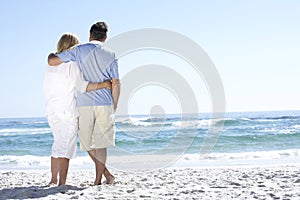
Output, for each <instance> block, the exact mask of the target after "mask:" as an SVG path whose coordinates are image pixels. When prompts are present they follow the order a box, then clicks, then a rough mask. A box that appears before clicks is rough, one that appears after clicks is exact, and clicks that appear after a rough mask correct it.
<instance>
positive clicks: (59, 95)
mask: <svg viewBox="0 0 300 200" xmlns="http://www.w3.org/2000/svg"><path fill="white" fill-rule="evenodd" d="M78 44H79V40H78V38H77V37H76V36H75V35H74V34H69V33H66V34H64V35H62V37H61V38H60V40H59V41H58V43H57V53H61V52H63V51H65V50H68V49H70V48H72V47H73V46H75V45H78ZM101 88H108V89H111V82H110V81H106V82H102V83H89V82H88V81H84V80H83V77H82V74H81V73H80V70H79V68H78V66H77V64H76V63H75V62H68V63H62V64H60V65H58V66H55V67H51V66H47V69H46V73H45V79H44V95H45V98H46V115H47V118H48V122H49V125H50V127H51V129H52V134H53V138H54V143H53V145H52V153H51V174H52V178H51V181H50V184H55V185H56V184H57V182H58V178H57V177H58V175H59V182H58V185H64V184H65V183H66V179H67V173H68V168H69V160H70V159H71V158H74V157H75V154H76V149H77V143H76V134H77V128H78V122H77V118H78V111H77V108H76V96H75V94H76V90H78V91H80V92H89V91H93V90H97V89H101ZM104 174H105V177H106V179H107V182H108V183H111V182H112V181H113V179H114V177H113V176H112V175H111V174H110V173H109V172H108V170H107V169H105V173H104Z"/></svg>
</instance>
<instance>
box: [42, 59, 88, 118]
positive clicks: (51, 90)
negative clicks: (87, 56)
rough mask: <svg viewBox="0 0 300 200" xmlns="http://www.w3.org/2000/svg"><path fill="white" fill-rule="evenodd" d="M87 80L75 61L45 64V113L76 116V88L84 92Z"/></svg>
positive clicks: (67, 116)
mask: <svg viewBox="0 0 300 200" xmlns="http://www.w3.org/2000/svg"><path fill="white" fill-rule="evenodd" d="M88 83H89V82H88V81H85V80H84V79H83V76H82V74H81V72H80V70H79V68H78V66H77V64H76V63H75V62H68V63H62V64H60V65H58V66H47V69H46V73H45V79H44V96H45V98H46V115H47V117H48V116H50V115H58V116H60V117H61V119H66V118H69V117H78V110H77V108H76V90H78V91H79V92H82V93H83V92H86V88H87V85H88Z"/></svg>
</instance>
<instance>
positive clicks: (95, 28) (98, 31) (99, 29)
mask: <svg viewBox="0 0 300 200" xmlns="http://www.w3.org/2000/svg"><path fill="white" fill-rule="evenodd" d="M107 28H108V27H107V25H106V24H105V22H97V23H96V24H93V25H92V27H91V30H90V41H91V40H98V41H101V42H104V41H105V39H106V38H107Z"/></svg>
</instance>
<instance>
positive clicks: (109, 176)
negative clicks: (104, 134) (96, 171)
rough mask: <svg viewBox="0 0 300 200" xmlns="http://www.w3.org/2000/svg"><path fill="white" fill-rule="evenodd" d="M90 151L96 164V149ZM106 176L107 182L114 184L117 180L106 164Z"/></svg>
mask: <svg viewBox="0 0 300 200" xmlns="http://www.w3.org/2000/svg"><path fill="white" fill-rule="evenodd" d="M88 153H89V156H90V157H91V158H92V160H93V161H94V163H95V165H96V158H95V154H96V153H95V150H91V151H88ZM104 177H105V179H106V183H107V184H112V183H113V182H114V180H115V177H114V176H113V175H112V174H111V173H110V172H109V171H108V169H107V167H106V166H105V168H104Z"/></svg>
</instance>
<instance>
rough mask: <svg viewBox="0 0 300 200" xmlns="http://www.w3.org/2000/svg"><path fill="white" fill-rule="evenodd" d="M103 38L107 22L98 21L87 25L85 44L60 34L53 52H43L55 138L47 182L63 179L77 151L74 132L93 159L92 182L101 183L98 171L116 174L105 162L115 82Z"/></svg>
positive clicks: (111, 143)
mask: <svg viewBox="0 0 300 200" xmlns="http://www.w3.org/2000/svg"><path fill="white" fill-rule="evenodd" d="M106 38H107V25H106V24H105V22H97V23H95V24H93V25H92V27H91V29H90V38H89V43H86V44H79V40H78V38H77V37H76V36H75V35H73V34H64V35H63V36H62V37H61V38H60V40H59V42H58V44H57V52H56V54H50V55H49V56H48V64H49V66H48V67H47V69H46V74H45V80H44V95H45V98H46V103H47V105H46V115H47V118H48V122H49V125H50V127H51V129H52V133H53V138H54V143H53V146H52V153H51V174H52V178H51V181H50V184H55V185H56V184H58V185H64V184H65V183H66V178H67V173H68V167H69V159H71V158H74V157H75V154H76V147H77V145H76V134H77V132H78V136H79V139H80V149H81V150H82V151H87V152H88V154H89V156H90V157H91V158H92V160H93V161H94V164H95V168H96V178H95V181H94V185H100V184H101V179H102V175H104V176H105V178H106V182H107V183H108V184H111V183H113V181H114V179H115V178H114V176H113V175H112V174H111V173H110V172H109V171H108V169H107V168H106V166H105V163H106V154H107V152H106V148H107V147H112V146H114V145H115V122H114V112H115V110H116V108H117V104H118V99H119V94H120V81H119V73H118V63H117V59H116V58H115V54H114V53H113V52H111V51H110V50H108V49H107V48H105V47H103V42H104V41H105V40H106ZM76 90H77V92H76ZM58 176H59V180H58Z"/></svg>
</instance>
